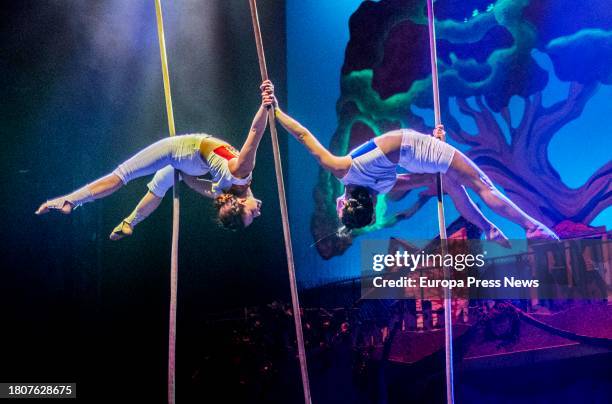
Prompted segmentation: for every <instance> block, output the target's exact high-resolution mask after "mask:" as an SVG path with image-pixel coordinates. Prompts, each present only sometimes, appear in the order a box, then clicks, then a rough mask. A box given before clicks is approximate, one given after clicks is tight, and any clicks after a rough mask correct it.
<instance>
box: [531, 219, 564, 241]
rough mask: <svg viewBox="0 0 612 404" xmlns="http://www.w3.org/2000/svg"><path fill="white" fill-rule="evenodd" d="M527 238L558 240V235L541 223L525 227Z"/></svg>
mask: <svg viewBox="0 0 612 404" xmlns="http://www.w3.org/2000/svg"><path fill="white" fill-rule="evenodd" d="M527 240H559V236H557V235H556V234H555V232H554V231H552V230H550V229H549V228H548V227H546V226H544V225H543V224H541V223H540V224H539V225H537V226H536V227H533V228H531V229H527Z"/></svg>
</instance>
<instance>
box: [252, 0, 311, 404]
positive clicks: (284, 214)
mask: <svg viewBox="0 0 612 404" xmlns="http://www.w3.org/2000/svg"><path fill="white" fill-rule="evenodd" d="M249 5H250V7H251V19H252V22H253V32H254V34H255V44H256V46H257V57H258V59H259V70H260V72H261V78H262V80H267V79H268V69H267V67H266V57H265V54H264V49H263V43H262V39H261V30H260V27H259V16H258V14H257V3H256V0H249ZM268 122H269V124H270V134H271V135H272V151H273V153H274V168H275V169H276V183H277V186H278V199H279V202H280V208H281V218H282V221H283V235H284V237H285V252H286V254H287V267H288V271H289V285H290V288H291V304H292V305H293V319H294V322H295V335H296V337H297V345H298V355H299V359H300V371H301V375H302V387H303V390H304V403H305V404H311V403H312V400H311V397H310V382H309V380H308V365H307V363H306V350H305V349H304V335H303V333H302V316H301V313H300V302H299V298H298V291H297V282H296V278H295V265H294V262H293V247H292V245H291V231H290V227H289V213H288V210H287V199H286V197H285V184H284V181H283V167H282V163H281V158H280V150H279V147H278V136H277V133H276V122H275V120H274V109H272V108H271V109H269V110H268Z"/></svg>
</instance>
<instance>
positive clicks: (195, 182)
mask: <svg viewBox="0 0 612 404" xmlns="http://www.w3.org/2000/svg"><path fill="white" fill-rule="evenodd" d="M181 177H182V178H183V182H184V183H185V184H187V186H188V187H189V188H191V189H193V190H194V191H196V192H197V193H199V194H200V195H202V196H205V197H207V198H214V197H215V195H214V194H213V192H212V190H211V188H212V183H211V182H210V181H208V180H201V179H199V178H197V177H194V176H191V175H187V174H183V173H181Z"/></svg>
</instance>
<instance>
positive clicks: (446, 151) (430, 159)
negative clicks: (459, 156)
mask: <svg viewBox="0 0 612 404" xmlns="http://www.w3.org/2000/svg"><path fill="white" fill-rule="evenodd" d="M402 132H403V135H402V147H401V149H400V158H399V163H398V164H399V165H400V166H401V167H403V168H405V169H406V170H408V171H409V172H411V173H414V174H423V173H442V174H445V173H446V171H448V168H449V167H450V165H451V162H452V161H453V156H454V155H455V151H456V149H455V148H454V147H453V146H451V145H449V144H447V143H445V142H442V141H441V140H439V139H436V138H435V137H433V136H431V135H425V134H423V133H419V132H416V131H414V130H411V129H403V130H402Z"/></svg>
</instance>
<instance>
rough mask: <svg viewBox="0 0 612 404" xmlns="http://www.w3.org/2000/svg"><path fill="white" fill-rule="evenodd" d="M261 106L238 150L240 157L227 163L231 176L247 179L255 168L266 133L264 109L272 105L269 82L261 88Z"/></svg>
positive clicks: (266, 115)
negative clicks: (258, 152) (260, 145)
mask: <svg viewBox="0 0 612 404" xmlns="http://www.w3.org/2000/svg"><path fill="white" fill-rule="evenodd" d="M260 89H261V106H260V107H259V109H258V110H257V112H256V113H255V117H254V118H253V123H252V124H251V129H249V134H248V135H247V138H246V140H245V142H244V144H243V145H242V148H241V149H240V156H239V157H238V158H237V159H236V160H231V161H230V162H229V169H230V172H231V173H232V175H233V176H235V177H238V178H245V177H247V176H248V175H249V174H250V173H251V172H252V171H253V169H254V168H255V160H256V155H257V148H258V147H259V142H260V141H261V138H262V137H263V134H264V132H265V131H266V126H267V124H268V114H267V112H266V108H267V107H268V106H270V105H272V102H273V100H274V99H273V94H274V86H273V85H272V82H271V81H269V80H266V81H264V82H263V83H262V84H261V86H260Z"/></svg>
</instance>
